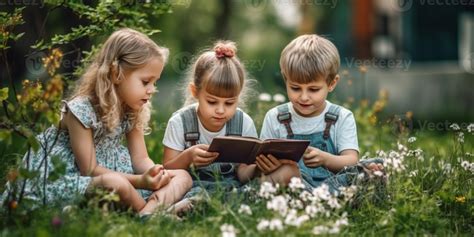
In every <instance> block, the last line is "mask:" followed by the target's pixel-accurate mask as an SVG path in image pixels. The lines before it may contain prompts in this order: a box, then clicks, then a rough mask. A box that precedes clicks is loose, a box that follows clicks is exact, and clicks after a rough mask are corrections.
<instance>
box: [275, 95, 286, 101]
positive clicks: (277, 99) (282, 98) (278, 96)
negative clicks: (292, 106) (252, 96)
mask: <svg viewBox="0 0 474 237" xmlns="http://www.w3.org/2000/svg"><path fill="white" fill-rule="evenodd" d="M273 101H275V102H278V103H283V102H285V101H286V98H285V96H284V95H282V94H280V93H277V94H275V95H273Z"/></svg>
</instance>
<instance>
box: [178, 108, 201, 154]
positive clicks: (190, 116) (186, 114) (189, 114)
mask: <svg viewBox="0 0 474 237" xmlns="http://www.w3.org/2000/svg"><path fill="white" fill-rule="evenodd" d="M180 116H181V121H182V123H183V129H184V141H185V142H186V144H185V147H186V149H187V148H189V147H191V146H194V145H196V144H197V141H199V125H198V118H197V116H196V106H195V105H193V106H189V107H188V108H187V109H185V110H183V111H182V112H181V113H180Z"/></svg>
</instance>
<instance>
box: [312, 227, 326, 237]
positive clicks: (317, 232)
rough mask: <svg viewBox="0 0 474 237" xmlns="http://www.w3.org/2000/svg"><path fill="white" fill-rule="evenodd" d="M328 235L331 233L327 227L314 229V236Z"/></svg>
mask: <svg viewBox="0 0 474 237" xmlns="http://www.w3.org/2000/svg"><path fill="white" fill-rule="evenodd" d="M327 233H329V227H327V226H322V225H320V226H315V227H314V228H313V234H315V235H323V234H327Z"/></svg>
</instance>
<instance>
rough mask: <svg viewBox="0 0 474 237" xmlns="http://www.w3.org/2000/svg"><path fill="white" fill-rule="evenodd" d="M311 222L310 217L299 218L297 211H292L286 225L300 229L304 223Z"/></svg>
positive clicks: (287, 217)
mask: <svg viewBox="0 0 474 237" xmlns="http://www.w3.org/2000/svg"><path fill="white" fill-rule="evenodd" d="M308 220H309V216H308V215H301V216H297V212H296V210H294V209H292V210H290V212H289V213H288V215H287V216H286V218H285V224H287V225H291V226H296V227H300V226H301V225H302V224H303V223H305V222H306V221H308Z"/></svg>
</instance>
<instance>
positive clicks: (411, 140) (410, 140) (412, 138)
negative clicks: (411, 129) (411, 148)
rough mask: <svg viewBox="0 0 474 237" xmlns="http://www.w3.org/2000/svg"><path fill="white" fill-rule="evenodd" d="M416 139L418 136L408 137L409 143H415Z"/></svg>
mask: <svg viewBox="0 0 474 237" xmlns="http://www.w3.org/2000/svg"><path fill="white" fill-rule="evenodd" d="M415 141H416V137H410V138H408V143H414V142H415Z"/></svg>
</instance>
